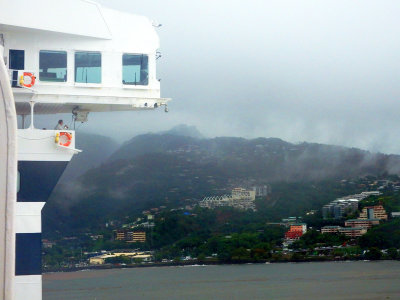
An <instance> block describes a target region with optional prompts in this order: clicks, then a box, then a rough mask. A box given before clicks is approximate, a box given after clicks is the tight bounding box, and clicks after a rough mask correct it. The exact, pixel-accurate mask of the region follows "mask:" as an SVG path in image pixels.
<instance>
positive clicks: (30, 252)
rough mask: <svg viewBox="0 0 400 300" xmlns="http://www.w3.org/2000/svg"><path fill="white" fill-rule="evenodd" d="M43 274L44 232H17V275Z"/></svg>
mask: <svg viewBox="0 0 400 300" xmlns="http://www.w3.org/2000/svg"><path fill="white" fill-rule="evenodd" d="M41 274H42V234H41V233H17V235H16V250H15V275H17V276H18V275H41Z"/></svg>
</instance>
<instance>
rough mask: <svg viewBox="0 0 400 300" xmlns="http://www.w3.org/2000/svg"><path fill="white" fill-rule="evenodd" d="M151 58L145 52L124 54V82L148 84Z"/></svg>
mask: <svg viewBox="0 0 400 300" xmlns="http://www.w3.org/2000/svg"><path fill="white" fill-rule="evenodd" d="M148 69H149V58H148V56H147V55H144V54H124V55H122V83H123V84H134V85H147V84H148V83H149V71H148Z"/></svg>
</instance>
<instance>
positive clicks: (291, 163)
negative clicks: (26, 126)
mask: <svg viewBox="0 0 400 300" xmlns="http://www.w3.org/2000/svg"><path fill="white" fill-rule="evenodd" d="M399 171H400V156H398V155H386V154H381V153H371V152H368V151H364V150H360V149H355V148H346V147H339V146H330V145H322V144H315V143H302V144H292V143H288V142H285V141H283V140H280V139H277V138H258V139H251V140H248V139H244V138H234V137H219V138H213V139H204V138H203V139H198V138H194V137H189V136H180V135H173V134H171V133H169V132H166V133H163V134H144V135H140V136H136V137H134V138H133V139H131V140H130V141H128V142H127V143H125V144H124V145H122V146H121V147H120V148H119V149H118V150H117V151H115V152H114V153H113V154H112V155H111V156H110V158H109V159H108V160H107V161H106V162H104V163H102V164H101V165H99V166H97V167H95V168H92V169H90V170H88V171H87V172H86V173H84V174H83V175H82V176H80V177H79V178H78V179H77V180H75V181H74V183H73V186H72V185H69V186H68V190H63V189H62V188H59V189H58V190H57V191H55V193H54V197H52V199H53V200H52V201H50V203H49V204H48V205H47V206H46V207H45V210H44V218H43V220H44V227H45V228H49V229H51V230H55V229H56V228H62V229H63V230H64V229H66V228H74V229H77V228H81V229H82V228H87V227H90V226H94V225H96V224H104V222H105V221H106V220H110V219H121V218H124V217H125V216H128V215H132V214H135V213H138V212H140V211H142V210H145V209H149V208H151V207H157V206H159V205H165V206H168V207H176V206H178V205H185V204H191V203H196V202H197V201H198V200H200V199H202V198H203V197H205V196H211V195H221V194H225V193H229V191H230V189H232V188H233V187H237V186H243V187H246V186H247V187H250V186H253V185H256V184H266V183H269V184H272V189H273V190H274V184H275V185H276V186H277V187H279V189H278V188H277V189H276V191H278V190H279V191H280V192H279V193H276V194H274V193H273V194H272V200H271V201H272V203H278V204H279V201H281V203H286V204H285V205H286V207H280V211H281V212H282V211H285V210H286V211H289V210H288V208H287V205H290V204H288V202H285V201H287V199H291V201H299V202H301V201H304V203H303V209H310V208H312V209H315V208H318V207H319V205H321V203H324V202H326V203H327V202H329V201H331V200H333V199H334V197H339V196H341V195H343V194H341V193H343V189H341V188H338V187H337V185H332V188H331V189H330V190H329V192H326V193H325V192H324V190H326V189H328V186H329V185H330V184H331V182H332V181H335V182H340V179H352V178H357V177H360V176H366V175H373V176H380V175H382V174H388V173H389V174H398V173H399ZM329 181H330V182H329ZM314 183H317V185H315V184H314ZM282 184H283V185H282ZM318 184H319V186H318ZM315 186H317V188H315ZM302 187H304V188H302ZM305 187H307V188H305ZM324 187H326V188H324ZM292 190H293V192H292ZM324 193H325V194H324ZM294 195H301V196H299V197H294ZM275 196H276V197H278V198H274V197H275ZM305 199H306V200H305ZM289 203H290V202H289ZM306 203H307V204H306ZM313 205H314V206H313ZM300 206H301V205H300ZM294 212H295V211H294ZM60 230H61V229H60Z"/></svg>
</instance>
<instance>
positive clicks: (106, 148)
mask: <svg viewBox="0 0 400 300" xmlns="http://www.w3.org/2000/svg"><path fill="white" fill-rule="evenodd" d="M75 147H76V148H77V149H79V150H82V152H81V153H79V154H77V155H74V156H73V157H72V160H71V161H70V162H69V164H68V166H67V168H66V169H65V171H64V173H63V175H62V177H61V179H60V181H59V183H66V182H68V181H70V180H71V179H75V178H77V177H79V176H81V175H82V174H83V173H85V172H86V171H88V170H89V169H91V168H94V167H97V166H98V165H100V164H101V163H102V162H104V161H106V160H107V159H108V158H109V157H110V155H111V154H112V153H113V152H114V151H116V150H117V149H118V148H119V147H120V145H119V144H118V143H117V142H116V141H114V140H113V139H112V138H110V137H106V136H102V135H98V134H89V133H83V132H79V133H78V134H77V135H76V141H75Z"/></svg>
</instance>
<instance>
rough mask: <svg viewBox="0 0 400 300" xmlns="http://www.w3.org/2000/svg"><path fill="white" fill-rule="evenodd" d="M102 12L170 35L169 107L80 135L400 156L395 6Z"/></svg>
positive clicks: (300, 0) (99, 123) (132, 1)
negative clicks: (171, 135)
mask: <svg viewBox="0 0 400 300" xmlns="http://www.w3.org/2000/svg"><path fill="white" fill-rule="evenodd" d="M98 2H100V3H101V4H103V5H105V6H108V7H111V8H115V9H119V10H124V11H128V12H131V13H135V14H140V15H145V16H147V17H149V18H150V19H152V20H156V21H157V22H159V23H161V24H163V26H162V27H160V28H159V29H157V31H158V33H159V35H160V40H161V48H160V51H161V53H162V58H161V59H159V60H158V75H157V76H158V78H161V88H162V90H161V91H162V96H163V97H170V98H173V101H171V102H170V104H169V110H170V112H169V113H168V114H166V113H164V111H163V109H158V110H156V111H150V112H149V111H147V112H124V113H107V114H106V113H97V114H96V113H93V114H91V115H90V116H89V118H90V121H89V123H88V124H84V125H83V126H82V128H81V129H80V130H84V131H89V132H97V133H100V134H103V135H109V136H113V137H114V138H116V139H118V140H119V141H123V140H126V139H128V138H130V137H132V136H134V135H135V134H138V133H143V132H149V131H160V130H165V129H169V128H170V127H172V126H174V125H177V124H180V123H186V124H189V125H195V126H197V128H198V129H199V130H200V131H201V132H202V133H203V134H204V135H205V136H208V137H213V136H243V137H247V138H254V137H260V136H262V137H279V138H281V139H284V140H287V141H290V142H301V141H307V142H319V143H329V144H337V145H345V146H354V147H359V148H363V149H369V150H372V151H381V152H390V153H400V133H399V125H400V120H399V112H400V103H399V102H400V97H399V94H400V90H399V84H398V81H399V78H400V43H399V37H400V19H399V17H398V16H399V15H400V2H398V1H350V0H346V1H337V0H336V1H311V0H297V1H283V0H279V1H233V0H230V1H227V0H219V1H204V0H203V1H198V0H196V1H183V0H180V1H156V0H148V1H136V0H113V1H111V0H99V1H98ZM127 38H129V37H127ZM54 118H56V117H54Z"/></svg>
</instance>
